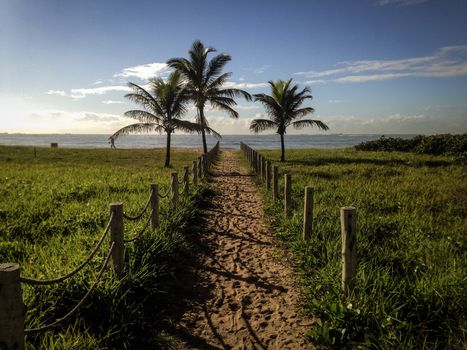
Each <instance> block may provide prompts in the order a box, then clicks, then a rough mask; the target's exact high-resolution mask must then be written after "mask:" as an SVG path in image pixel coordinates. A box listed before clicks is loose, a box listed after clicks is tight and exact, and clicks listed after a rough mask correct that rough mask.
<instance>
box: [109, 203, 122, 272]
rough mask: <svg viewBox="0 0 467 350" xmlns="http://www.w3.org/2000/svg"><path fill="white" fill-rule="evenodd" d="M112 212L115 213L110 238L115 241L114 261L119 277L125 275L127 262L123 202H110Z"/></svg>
mask: <svg viewBox="0 0 467 350" xmlns="http://www.w3.org/2000/svg"><path fill="white" fill-rule="evenodd" d="M110 214H111V215H112V214H113V218H112V222H111V223H110V240H111V242H114V243H115V244H114V248H113V251H112V262H113V266H114V270H115V273H116V275H117V276H118V277H121V276H123V270H124V267H125V266H124V264H125V244H124V243H123V235H124V233H123V203H112V204H110Z"/></svg>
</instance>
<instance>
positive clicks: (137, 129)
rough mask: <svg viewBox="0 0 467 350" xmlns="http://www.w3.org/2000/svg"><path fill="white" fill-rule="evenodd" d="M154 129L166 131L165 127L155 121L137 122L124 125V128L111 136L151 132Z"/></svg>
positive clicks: (115, 137)
mask: <svg viewBox="0 0 467 350" xmlns="http://www.w3.org/2000/svg"><path fill="white" fill-rule="evenodd" d="M152 131H156V132H162V131H164V128H163V127H162V126H160V125H157V124H154V123H135V124H130V125H127V126H124V127H123V128H121V129H119V130H117V131H116V132H115V133H114V134H113V135H112V136H111V137H113V138H114V139H117V138H118V137H120V136H123V135H129V134H137V133H149V132H152Z"/></svg>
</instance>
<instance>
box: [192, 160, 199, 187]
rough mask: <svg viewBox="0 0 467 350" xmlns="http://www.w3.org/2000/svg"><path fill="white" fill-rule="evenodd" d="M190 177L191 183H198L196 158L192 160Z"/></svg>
mask: <svg viewBox="0 0 467 350" xmlns="http://www.w3.org/2000/svg"><path fill="white" fill-rule="evenodd" d="M191 177H192V181H193V185H194V186H196V185H197V184H198V167H197V163H196V160H194V161H193V164H192V166H191Z"/></svg>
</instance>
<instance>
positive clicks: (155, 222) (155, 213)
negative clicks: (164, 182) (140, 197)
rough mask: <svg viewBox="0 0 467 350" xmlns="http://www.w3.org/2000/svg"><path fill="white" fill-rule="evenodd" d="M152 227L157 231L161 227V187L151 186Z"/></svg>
mask: <svg viewBox="0 0 467 350" xmlns="http://www.w3.org/2000/svg"><path fill="white" fill-rule="evenodd" d="M151 210H152V216H151V226H152V229H153V230H155V229H156V228H158V227H159V185H158V184H151Z"/></svg>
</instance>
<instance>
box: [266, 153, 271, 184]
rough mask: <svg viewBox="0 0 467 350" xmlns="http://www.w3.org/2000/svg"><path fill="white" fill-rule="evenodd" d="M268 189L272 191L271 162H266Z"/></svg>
mask: <svg viewBox="0 0 467 350" xmlns="http://www.w3.org/2000/svg"><path fill="white" fill-rule="evenodd" d="M266 189H267V190H270V189H271V161H269V160H267V161H266Z"/></svg>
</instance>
